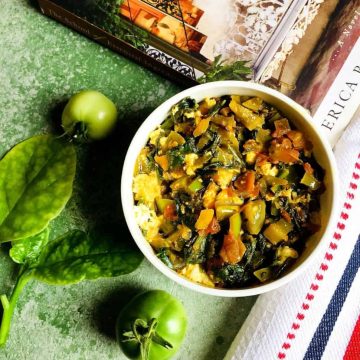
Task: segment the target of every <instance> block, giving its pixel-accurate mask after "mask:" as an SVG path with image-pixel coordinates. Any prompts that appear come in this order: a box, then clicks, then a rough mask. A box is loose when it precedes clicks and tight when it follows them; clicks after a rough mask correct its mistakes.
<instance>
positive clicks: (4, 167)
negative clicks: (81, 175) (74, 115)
mask: <svg viewBox="0 0 360 360" xmlns="http://www.w3.org/2000/svg"><path fill="white" fill-rule="evenodd" d="M75 167H76V153H75V149H74V147H73V145H71V144H66V143H64V142H62V141H60V140H58V139H55V138H54V137H52V136H50V135H39V136H34V137H32V138H30V139H28V140H25V141H23V142H21V143H19V144H17V145H16V146H14V147H13V148H12V149H11V150H10V151H9V152H8V153H7V154H6V155H5V156H4V158H3V159H2V160H1V161H0V243H1V242H6V241H11V240H12V241H14V240H18V239H22V238H26V237H29V236H32V235H34V234H37V233H39V232H40V231H42V230H43V229H44V228H45V227H46V226H47V225H48V223H49V221H50V220H52V219H53V218H55V217H56V216H57V215H58V214H59V213H60V212H61V210H62V209H63V208H64V206H65V204H66V203H67V201H68V200H69V198H70V196H71V193H72V183H73V180H74V176H75Z"/></svg>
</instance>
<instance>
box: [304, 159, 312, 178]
mask: <svg viewBox="0 0 360 360" xmlns="http://www.w3.org/2000/svg"><path fill="white" fill-rule="evenodd" d="M304 170H305V171H306V172H307V173H309V174H310V175H313V174H314V169H313V167H312V166H311V165H310V164H309V163H308V162H306V163H304Z"/></svg>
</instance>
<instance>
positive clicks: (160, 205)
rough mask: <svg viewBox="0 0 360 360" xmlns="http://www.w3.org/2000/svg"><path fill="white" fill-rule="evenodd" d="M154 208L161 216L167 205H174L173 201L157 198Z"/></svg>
mask: <svg viewBox="0 0 360 360" xmlns="http://www.w3.org/2000/svg"><path fill="white" fill-rule="evenodd" d="M155 203H156V207H157V209H158V210H159V212H160V213H161V214H164V211H165V208H166V206H168V205H175V201H174V200H171V199H163V198H161V197H157V198H156V199H155Z"/></svg>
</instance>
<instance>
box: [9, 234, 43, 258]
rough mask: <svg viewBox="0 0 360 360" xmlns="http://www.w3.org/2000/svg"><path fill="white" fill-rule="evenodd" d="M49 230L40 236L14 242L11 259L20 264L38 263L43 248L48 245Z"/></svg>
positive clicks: (10, 253)
mask: <svg viewBox="0 0 360 360" xmlns="http://www.w3.org/2000/svg"><path fill="white" fill-rule="evenodd" d="M49 233H50V231H49V228H45V230H43V231H42V232H40V233H39V234H36V235H34V236H30V237H28V238H25V239H21V240H17V241H14V242H13V244H12V247H11V249H10V252H9V255H10V257H11V258H12V259H13V260H14V261H15V262H16V263H18V264H27V265H31V264H33V263H35V262H36V260H37V258H38V257H39V255H40V253H41V251H42V248H43V247H44V246H45V245H46V244H47V243H48V240H49Z"/></svg>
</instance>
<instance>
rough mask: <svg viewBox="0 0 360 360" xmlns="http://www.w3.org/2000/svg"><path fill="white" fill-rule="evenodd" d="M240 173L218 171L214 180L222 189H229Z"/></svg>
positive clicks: (228, 170)
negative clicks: (234, 178)
mask: <svg viewBox="0 0 360 360" xmlns="http://www.w3.org/2000/svg"><path fill="white" fill-rule="evenodd" d="M237 172H238V171H237V170H235V169H223V168H220V169H218V171H217V173H216V174H215V175H214V177H213V179H214V180H215V181H216V183H217V184H218V185H219V186H220V187H221V188H222V189H225V188H227V187H228V186H229V185H230V183H231V180H232V179H233V177H234V176H235V174H236V173H237Z"/></svg>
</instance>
